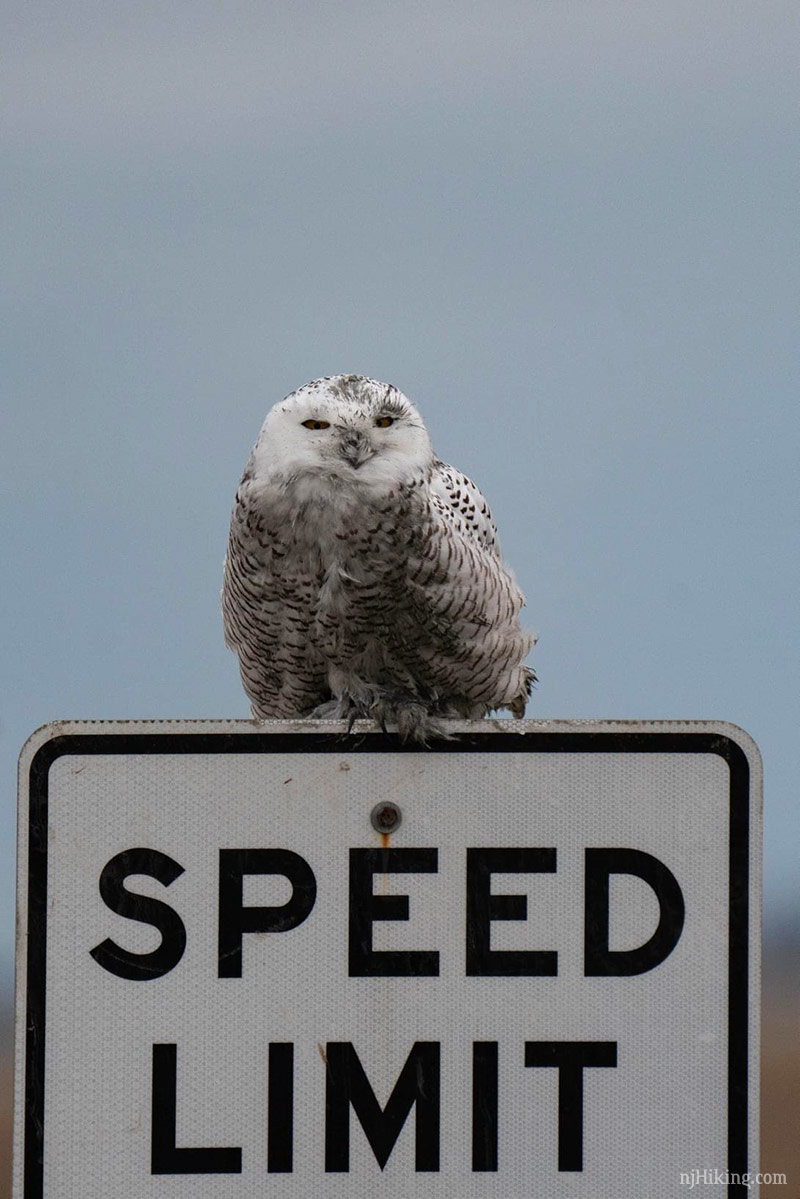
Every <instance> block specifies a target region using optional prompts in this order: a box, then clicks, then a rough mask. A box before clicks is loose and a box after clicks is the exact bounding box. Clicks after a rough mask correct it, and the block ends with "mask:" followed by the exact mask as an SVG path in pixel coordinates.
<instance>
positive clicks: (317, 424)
mask: <svg viewBox="0 0 800 1199" xmlns="http://www.w3.org/2000/svg"><path fill="white" fill-rule="evenodd" d="M301 423H302V425H303V428H304V429H330V427H331V422H330V421H329V420H304V421H302V422H301Z"/></svg>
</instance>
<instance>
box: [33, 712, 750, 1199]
mask: <svg viewBox="0 0 800 1199" xmlns="http://www.w3.org/2000/svg"><path fill="white" fill-rule="evenodd" d="M255 727H257V726H254V728H255ZM387 751H388V752H392V753H411V754H413V753H437V754H448V753H465V752H476V753H591V754H597V753H638V754H641V753H667V754H670V753H671V754H717V755H719V756H720V757H721V758H723V759H724V760H725V762H727V764H728V768H729V772H730V793H729V794H730V814H729V826H728V828H729V834H728V835H729V851H728V899H729V912H728V1164H727V1169H728V1171H729V1173H730V1174H738V1175H742V1174H745V1173H746V1172H747V1169H748V1091H749V1085H748V1084H749V1055H748V1048H749V939H750V928H749V922H750V911H749V897H750V764H749V762H748V759H747V755H746V754H745V752H744V750H743V749H742V747H741V746H740V745H739V744H738V743H737V742H736V741H734V740H733V739H732V738H731V737H728V736H726V735H724V734H721V733H718V732H713V731H707V732H689V731H686V732H680V731H675V732H667V731H653V732H649V731H637V732H633V731H631V732H624V731H623V732H615V731H604V732H600V731H596V732H592V731H589V730H586V731H583V730H567V729H565V730H552V731H544V730H543V731H538V730H532V731H528V730H526V731H525V732H524V734H522V733H517V732H508V733H507V732H469V733H460V734H457V737H456V739H454V740H452V741H441V742H436V743H435V744H434V745H433V746H431V747H424V746H419V745H413V744H408V743H406V744H403V743H402V742H400V741H399V740H398V739H397V738H396V737H393V736H392V735H390V734H384V733H360V732H359V733H350V734H340V733H317V732H314V733H312V732H258V731H254V732H242V731H239V732H231V733H225V732H213V733H212V732H203V731H201V730H199V729H198V731H197V732H190V733H173V732H154V731H151V730H149V729H148V730H146V731H142V732H135V733H134V732H125V733H111V732H107V733H101V732H79V733H65V734H61V735H55V736H53V737H52V738H51V739H50V740H48V741H46V742H45V743H44V745H42V746H41V748H40V749H39V750H37V752H36V753H35V754H34V756H33V759H32V761H31V765H30V774H29V806H28V927H27V935H28V951H27V976H26V1000H27V1008H26V1032H25V1121H24V1150H23V1156H24V1183H23V1199H44V1098H45V1014H46V1003H45V996H46V982H47V848H48V788H49V774H50V767H51V766H52V764H53V763H54V762H55V761H56V760H57V759H58V758H60V757H64V756H66V755H71V756H74V755H81V756H88V755H91V754H172V755H175V754H237V753H248V754H252V753H283V754H286V753H303V754H312V753H333V754H342V753H345V752H346V753H380V752H384V753H385V752H387ZM749 1193H750V1192H749V1190H748V1188H747V1187H746V1186H745V1185H744V1184H738V1183H729V1184H728V1196H729V1199H731V1197H733V1196H736V1197H740V1196H744V1195H748V1194H749Z"/></svg>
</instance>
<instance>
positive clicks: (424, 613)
mask: <svg viewBox="0 0 800 1199" xmlns="http://www.w3.org/2000/svg"><path fill="white" fill-rule="evenodd" d="M523 603H524V598H523V596H522V593H521V592H520V590H519V588H518V587H517V584H516V582H515V580H514V576H513V575H512V573H511V572H510V570H509V569H508V568H507V567H506V566H505V565H504V564H503V561H502V558H501V556H500V548H499V546H498V543H497V530H496V529H495V526H494V524H493V522H492V518H491V515H490V513H489V509H488V506H487V504H486V501H485V500H484V498H483V496H482V495H481V493H480V491H479V490H478V488H477V487H476V486H475V484H474V483H472V482H470V480H469V479H467V478H466V477H465V476H464V475H462V474H461V473H460V472H459V471H457V470H456V469H455V468H454V467H452V466H447V465H446V464H445V463H444V462H440V461H439V459H438V458H437V457H436V455H435V454H434V452H433V448H432V446H431V442H430V438H429V436H428V432H427V430H426V428H425V425H424V424H423V422H422V418H421V416H420V414H419V412H418V411H417V409H416V408H415V407H414V405H413V404H412V403H411V402H410V400H408V399H407V398H406V397H405V396H404V395H403V394H402V392H400V391H398V390H397V388H395V387H392V386H391V385H389V384H386V383H379V382H377V381H376V380H374V379H367V378H363V377H362V376H360V375H334V376H331V377H328V378H324V379H317V380H316V381H315V382H313V383H308V384H307V385H306V386H305V387H301V388H300V389H299V390H298V391H294V392H292V393H291V394H290V395H288V396H287V397H286V399H284V400H282V401H281V402H280V403H278V404H276V405H275V406H274V408H272V409H271V411H270V412H269V413H268V415H267V418H266V420H265V421H264V424H263V426H262V428H261V432H260V433H259V436H258V440H257V441H256V444H255V446H254V447H253V450H252V452H251V454H250V458H249V460H248V462H247V466H246V468H245V472H244V475H243V477H242V481H241V483H240V485H239V489H238V491H237V493H236V502H235V506H234V509H233V515H232V517H231V527H230V538H229V542H228V553H227V557H226V560H225V574H224V584H223V590H222V609H223V618H224V625H225V641H226V644H227V645H228V646H229V648H231V649H233V650H235V651H236V653H237V655H238V657H239V667H240V671H241V676H242V682H243V684H244V689H245V691H246V692H247V694H248V696H249V697H250V700H251V703H252V714H253V716H254V717H255V718H256V719H257V720H259V719H260V720H265V719H270V718H275V717H279V718H280V717H283V718H288V717H302V716H307V717H324V718H329V719H332V718H339V719H348V720H349V721H350V724H351V726H352V722H353V721H354V720H355V719H356V718H361V717H365V718H368V719H372V720H376V721H377V722H378V723H379V724H380V725H381V727H383V728H384V729H386V728H387V727H388V728H392V727H393V728H394V729H396V730H397V731H398V732H399V733H400V735H401V736H402V737H404V738H406V737H411V738H414V739H416V740H419V741H425V740H427V739H428V738H429V737H432V736H442V735H447V730H446V726H445V725H443V724H442V720H448V719H468V720H474V719H478V718H480V717H482V716H484V715H486V713H487V712H490V711H492V710H494V709H499V708H508V709H509V710H510V711H511V712H512V714H513V715H514V716H516V717H521V716H522V715H523V714H524V712H525V702H526V700H527V698H528V696H529V694H530V689H531V683H532V681H533V679H534V677H535V676H534V673H533V671H532V670H531V669H530V668H529V667H526V666H523V664H522V663H523V660H524V658H525V656H526V655H527V653H528V651H529V650H530V649H531V647H532V646H533V644H534V642H535V640H536V639H535V637H534V636H533V635H532V634H531V633H529V632H526V631H525V630H523V629H522V628H521V627H520V624H519V621H518V614H519V611H520V608H521V607H522V605H523Z"/></svg>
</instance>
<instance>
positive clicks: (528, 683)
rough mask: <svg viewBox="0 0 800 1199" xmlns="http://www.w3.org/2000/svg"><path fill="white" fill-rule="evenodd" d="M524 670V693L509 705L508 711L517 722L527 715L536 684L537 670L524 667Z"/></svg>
mask: <svg viewBox="0 0 800 1199" xmlns="http://www.w3.org/2000/svg"><path fill="white" fill-rule="evenodd" d="M522 670H523V675H524V681H523V689H522V692H521V693H520V694H519V695H518V696H517V697H516V698H515V699H513V700H512V701H511V703H510V704H509V705H508V710H509V712H510V713H511V715H512V716H513V717H514V719H515V720H522V718H523V716H524V715H525V708H526V707H527V705H528V700H529V699H530V697H531V691H532V690H533V684H534V683H535V682H536V671H535V670H531V668H530V666H523V668H522Z"/></svg>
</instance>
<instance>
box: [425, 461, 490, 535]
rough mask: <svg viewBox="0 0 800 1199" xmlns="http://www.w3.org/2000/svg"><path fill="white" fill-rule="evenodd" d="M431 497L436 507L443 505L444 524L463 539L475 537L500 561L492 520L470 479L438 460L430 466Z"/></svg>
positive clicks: (482, 498)
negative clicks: (456, 531) (437, 502)
mask: <svg viewBox="0 0 800 1199" xmlns="http://www.w3.org/2000/svg"><path fill="white" fill-rule="evenodd" d="M431 494H432V498H433V500H434V504H435V506H436V507H439V505H436V500H437V499H439V500H441V502H442V504H443V505H444V508H443V509H440V511H442V513H443V515H444V518H445V521H449V522H450V523H451V524H452V526H453V528H454V529H456V530H458V532H459V533H461V534H462V535H463V536H464V537H466V538H474V540H475V541H476V542H477V543H478V544H479V545H481V546H482V547H483V548H484V549H485V550H488V551H489V552H490V553H492V554H493V555H494V556H495V558H500V546H499V544H498V541H497V526H496V525H495V523H494V521H493V520H492V514H491V512H490V511H489V505H488V504H487V502H486V500H485V499H484V497H483V495H482V494H481V492H480V490H479V489H478V487H477V486H476V485H475V484H474V483H473V482H472V480H471V479H468V478H467V476H466V475H462V474H461V473H460V472H459V471H457V470H456V469H455V467H453V466H448V465H447V463H446V462H440V461H439V460H438V459H437V460H436V461H435V462H434V464H433V476H432V478H431Z"/></svg>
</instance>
